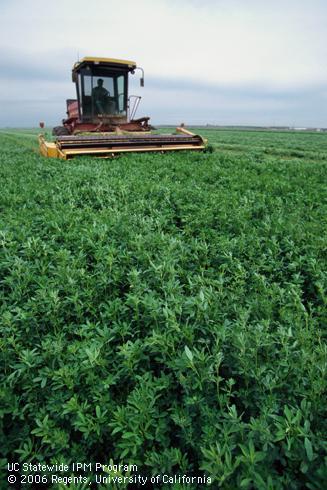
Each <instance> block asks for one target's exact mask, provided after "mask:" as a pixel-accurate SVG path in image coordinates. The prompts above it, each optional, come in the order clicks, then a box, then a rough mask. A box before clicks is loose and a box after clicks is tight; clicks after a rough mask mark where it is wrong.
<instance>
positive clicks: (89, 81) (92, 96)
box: [39, 57, 206, 160]
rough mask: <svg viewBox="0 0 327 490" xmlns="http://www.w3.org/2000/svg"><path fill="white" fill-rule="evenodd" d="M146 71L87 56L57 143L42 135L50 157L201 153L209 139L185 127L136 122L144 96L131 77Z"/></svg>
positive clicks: (76, 69)
mask: <svg viewBox="0 0 327 490" xmlns="http://www.w3.org/2000/svg"><path fill="white" fill-rule="evenodd" d="M137 70H140V71H141V78H140V85H141V87H143V86H144V71H143V69H142V68H140V67H138V66H137V65H136V63H135V62H134V61H127V60H118V59H113V58H97V57H86V58H83V59H82V60H80V61H77V62H76V63H75V64H74V66H73V70H72V80H73V82H74V83H75V85H76V99H68V100H67V101H66V105H67V118H66V119H63V121H62V125H61V126H56V127H54V128H53V136H54V141H46V139H45V136H44V135H43V134H41V135H40V136H39V146H40V152H41V154H42V155H44V156H46V157H53V158H62V159H65V160H66V159H68V158H72V157H74V156H78V155H94V156H98V157H104V158H106V157H107V158H108V157H110V156H114V155H115V154H117V153H129V152H149V151H156V152H158V151H159V152H166V151H178V150H195V151H201V150H203V149H204V148H205V146H206V140H205V139H204V138H202V137H201V136H200V135H197V134H193V133H192V132H190V131H188V130H187V129H185V127H183V126H181V127H178V128H176V132H175V133H174V134H159V133H156V132H154V128H153V127H152V126H151V124H150V123H149V120H150V118H149V117H141V118H135V115H136V111H137V109H138V107H139V104H140V100H141V97H140V96H139V95H130V94H129V89H128V86H129V77H130V75H133V74H135V72H136V71H137Z"/></svg>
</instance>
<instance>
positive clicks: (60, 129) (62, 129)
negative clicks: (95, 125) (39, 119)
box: [52, 126, 70, 136]
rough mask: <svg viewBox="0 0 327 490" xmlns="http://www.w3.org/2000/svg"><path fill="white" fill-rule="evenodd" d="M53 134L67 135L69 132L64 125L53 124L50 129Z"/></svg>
mask: <svg viewBox="0 0 327 490" xmlns="http://www.w3.org/2000/svg"><path fill="white" fill-rule="evenodd" d="M52 134H53V136H68V135H69V134H70V132H69V131H68V129H67V128H65V126H55V127H54V128H53V130H52Z"/></svg>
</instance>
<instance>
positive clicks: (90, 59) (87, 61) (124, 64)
mask: <svg viewBox="0 0 327 490" xmlns="http://www.w3.org/2000/svg"><path fill="white" fill-rule="evenodd" d="M87 65H100V66H112V67H115V66H116V67H117V68H118V67H120V68H125V69H128V70H130V71H132V70H135V68H136V63H135V61H129V60H119V59H116V58H99V57H97V56H86V57H84V58H82V59H81V60H80V61H77V62H76V63H75V64H74V66H73V71H78V70H79V69H80V68H84V67H85V66H87Z"/></svg>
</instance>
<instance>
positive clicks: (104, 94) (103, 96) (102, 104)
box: [92, 78, 110, 114]
mask: <svg viewBox="0 0 327 490" xmlns="http://www.w3.org/2000/svg"><path fill="white" fill-rule="evenodd" d="M92 97H93V100H94V104H95V107H96V110H97V111H98V113H99V114H104V113H106V112H107V111H106V106H107V102H108V97H110V93H109V92H108V90H107V89H106V88H104V87H103V80H102V78H99V79H98V81H97V87H94V89H93V90H92Z"/></svg>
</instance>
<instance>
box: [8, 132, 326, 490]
mask: <svg viewBox="0 0 327 490" xmlns="http://www.w3.org/2000/svg"><path fill="white" fill-rule="evenodd" d="M200 133H201V134H203V135H204V136H205V137H207V138H208V139H209V142H210V145H211V146H210V150H211V151H209V152H206V153H187V152H185V153H184V152H182V153H167V154H163V155H162V154H135V155H128V156H120V157H117V158H114V159H109V160H100V159H92V158H89V157H83V158H80V159H75V160H71V161H67V162H65V161H61V160H51V159H45V158H43V157H41V156H40V155H39V154H38V153H37V143H36V134H37V131H27V130H19V131H9V130H3V131H1V132H0V148H1V151H0V172H1V193H0V194H1V195H0V209H1V215H0V219H1V231H0V244H1V258H0V305H1V306H0V317H1V321H0V323H1V340H0V342H1V343H0V346H1V348H0V355H1V362H0V366H1V368H0V369H1V410H0V413H1V424H2V430H1V440H0V443H1V453H2V460H1V463H2V468H3V469H4V472H3V488H8V483H6V478H7V473H6V471H5V470H6V465H7V463H8V462H18V463H20V465H21V466H20V468H21V472H20V473H17V474H16V476H17V475H18V481H22V480H19V479H21V478H25V477H24V475H23V472H22V464H23V463H24V462H25V463H33V464H37V463H39V462H41V463H49V464H50V463H65V464H66V465H68V466H69V470H68V471H67V472H66V473H60V472H58V475H59V476H61V477H65V478H66V480H62V481H61V482H60V480H58V479H57V480H54V481H52V480H51V476H50V475H48V476H47V475H46V478H48V480H43V481H47V483H44V485H43V488H55V489H64V488H74V489H79V490H81V489H85V488H90V485H89V480H87V478H88V477H89V476H90V478H91V480H90V481H93V482H94V471H93V468H94V466H93V468H92V471H91V474H90V475H88V473H87V472H86V473H78V472H76V471H75V473H74V475H73V471H72V466H71V465H72V463H73V462H82V463H87V464H88V463H92V464H93V465H94V464H95V463H97V462H100V463H103V464H111V465H114V464H116V465H118V464H125V465H136V466H137V472H135V471H134V470H132V471H125V469H124V468H123V469H121V470H120V472H115V471H114V469H111V471H110V472H109V473H108V472H107V473H104V474H103V475H106V476H107V477H108V475H109V476H111V477H114V478H116V477H117V476H121V477H122V478H124V477H125V483H122V481H123V480H121V481H120V483H119V482H118V480H116V483H114V484H110V485H106V484H103V485H101V484H98V486H97V487H96V486H95V484H94V483H93V486H92V488H120V489H126V488H128V489H130V488H172V489H175V490H177V489H184V490H186V489H187V490H190V489H197V488H210V487H209V485H207V482H206V483H204V482H203V481H202V480H201V478H202V479H203V480H204V477H206V478H207V479H208V478H209V477H210V479H211V488H213V489H218V488H223V489H230V490H235V489H238V488H242V489H245V490H246V489H249V490H251V489H259V490H262V489H267V490H268V489H270V490H278V489H288V490H293V489H311V490H314V489H323V488H326V487H325V485H326V481H327V464H326V462H327V460H326V433H327V417H326V357H327V356H326V354H327V349H326V323H327V310H326V285H327V279H326V248H327V247H326V245H327V243H326V236H327V230H326V217H327V206H326V204H327V189H326V183H327V134H326V133H294V132H277V131H276V132H268V131H236V130H235V131H223V130H220V131H218V130H209V129H208V130H200ZM38 473H39V472H38ZM35 474H36V473H35V472H34V473H33V472H32V477H31V478H30V480H29V481H28V482H27V484H25V485H24V486H23V487H22V488H35V487H37V488H41V487H42V485H41V484H40V483H39V482H38V480H37V479H36V477H35ZM137 475H142V476H143V477H147V478H148V483H147V485H148V486H147V487H144V486H143V487H142V485H141V484H136V483H129V482H130V481H132V478H136V476H137ZM158 475H159V477H161V478H164V477H163V475H166V476H167V478H168V477H173V476H174V475H175V476H176V477H180V479H179V480H178V481H176V482H175V483H171V482H170V483H167V484H166V483H161V484H160V483H158V484H156V483H152V484H151V483H150V481H151V480H150V479H151V476H158ZM73 476H75V478H77V477H78V476H80V477H83V478H84V477H85V478H86V480H87V481H84V483H80V482H79V483H77V480H75V481H74V480H72V479H71V480H69V478H72V477H73ZM183 476H184V480H183V479H182V477H183ZM92 478H93V480H92ZM129 478H130V480H129ZM165 478H166V477H165ZM159 480H160V478H159ZM133 481H134V480H133ZM165 481H167V479H166V480H163V482H165ZM201 481H202V483H201ZM71 482H72V483H71Z"/></svg>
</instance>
